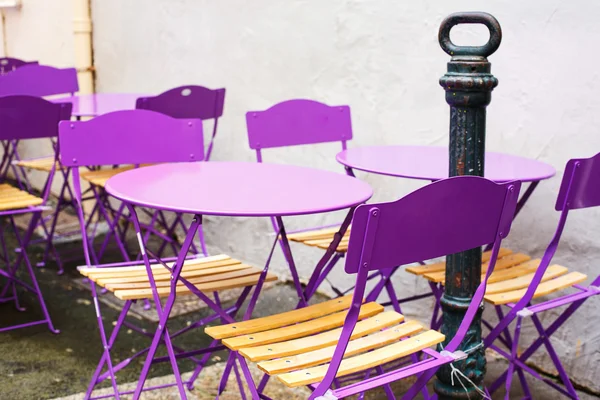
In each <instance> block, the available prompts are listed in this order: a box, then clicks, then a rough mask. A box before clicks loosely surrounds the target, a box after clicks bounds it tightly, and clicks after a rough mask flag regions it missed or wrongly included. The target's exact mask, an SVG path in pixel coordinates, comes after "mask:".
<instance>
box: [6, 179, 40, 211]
mask: <svg viewBox="0 0 600 400" xmlns="http://www.w3.org/2000/svg"><path fill="white" fill-rule="evenodd" d="M43 203H44V199H42V198H41V197H38V196H35V195H33V194H30V193H28V192H26V191H25V190H21V189H18V188H16V187H13V186H11V185H9V184H8V183H1V184H0V211H6V210H19V209H22V208H27V207H35V206H39V205H41V204H43Z"/></svg>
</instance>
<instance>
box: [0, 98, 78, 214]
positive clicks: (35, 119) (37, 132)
mask: <svg viewBox="0 0 600 400" xmlns="http://www.w3.org/2000/svg"><path fill="white" fill-rule="evenodd" d="M72 108H73V105H72V104H71V103H61V104H54V103H51V102H49V101H47V100H44V99H42V98H40V97H35V96H6V97H0V140H3V141H4V140H6V141H13V140H15V141H18V140H26V139H40V138H53V137H57V136H58V125H59V123H60V121H69V120H70V119H71V110H72ZM55 171H56V163H54V164H53V165H52V167H51V169H50V173H49V174H48V175H47V177H46V183H45V185H44V188H43V190H42V192H43V195H42V197H43V200H44V204H45V203H46V201H47V200H48V197H49V196H50V190H51V186H52V181H53V179H54V173H55Z"/></svg>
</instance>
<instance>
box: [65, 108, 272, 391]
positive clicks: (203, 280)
mask: <svg viewBox="0 0 600 400" xmlns="http://www.w3.org/2000/svg"><path fill="white" fill-rule="evenodd" d="M59 131H60V151H61V158H62V163H63V165H65V166H68V167H72V168H73V177H74V191H75V198H76V200H77V204H78V205H79V207H78V208H77V214H78V218H79V222H80V225H81V232H82V236H83V238H84V242H83V246H84V253H85V259H86V266H84V267H80V268H79V271H80V273H81V274H82V275H84V276H86V277H88V278H89V279H90V280H91V281H92V296H93V300H94V306H95V309H96V315H97V320H98V326H99V329H100V337H101V340H102V345H103V348H104V351H103V355H102V358H101V359H100V362H99V364H98V366H97V368H96V371H95V372H94V374H93V376H92V380H91V382H90V385H89V387H88V391H87V394H86V399H88V398H90V396H91V395H92V392H93V390H94V388H95V387H96V385H98V384H100V383H101V382H103V381H105V380H107V379H110V380H111V382H112V385H113V389H114V393H113V394H112V395H114V396H115V397H116V398H117V399H118V398H119V397H120V396H121V395H123V394H125V393H119V391H118V389H117V385H116V378H115V373H116V372H117V371H119V370H121V369H122V368H124V367H126V366H127V365H129V364H130V363H131V361H132V360H133V359H135V358H137V357H140V356H146V354H147V353H148V351H150V352H154V351H156V349H157V346H158V345H160V344H165V346H166V347H167V352H168V354H169V356H167V357H156V358H153V359H152V360H151V363H152V364H154V363H157V362H170V363H171V366H172V368H173V371H174V372H175V375H176V381H177V382H176V383H175V384H173V385H178V386H179V387H180V390H182V391H183V382H182V381H181V377H180V376H179V374H178V367H177V360H178V359H181V358H188V359H190V360H192V361H193V362H194V363H195V364H196V371H195V374H194V376H193V377H192V378H191V379H190V381H189V382H186V383H187V384H188V385H189V386H190V387H191V385H192V384H193V381H194V379H195V378H196V377H197V375H198V374H199V373H200V371H201V370H202V368H203V366H204V365H205V364H206V363H207V362H208V360H209V359H210V355H211V353H213V352H214V351H218V350H221V349H222V348H223V347H222V346H221V345H220V344H219V343H218V342H216V341H215V342H214V343H213V344H212V345H210V346H209V347H207V348H205V349H200V350H194V351H185V350H183V349H182V348H180V347H178V346H175V345H173V344H172V343H171V338H175V337H177V336H179V335H181V334H183V333H186V332H189V331H190V330H192V329H195V328H197V327H199V326H203V325H205V324H207V323H210V322H212V321H214V320H216V319H219V318H224V317H223V316H224V315H226V316H227V318H234V317H235V315H236V313H237V312H238V311H239V310H240V309H241V307H242V305H243V303H244V301H245V299H246V298H247V296H248V295H249V293H250V290H251V288H252V287H253V286H255V285H256V283H257V282H258V279H259V276H261V275H262V271H261V270H260V269H257V268H253V267H250V266H248V265H245V264H242V263H240V261H237V260H234V259H232V258H231V257H229V256H226V255H217V256H212V257H204V256H202V255H200V257H196V256H195V255H192V256H188V258H187V259H185V260H183V256H180V257H182V259H176V258H162V259H161V258H159V257H158V256H157V255H156V254H155V253H154V252H152V251H151V250H150V249H148V248H147V247H146V246H145V244H144V243H143V242H144V239H143V238H142V233H141V230H140V226H139V224H138V219H137V217H136V218H133V221H134V224H135V227H136V232H137V234H138V240H139V241H140V248H141V249H144V251H143V256H144V260H142V261H129V262H121V263H114V264H96V263H94V262H93V261H92V254H93V251H92V249H91V246H90V244H89V241H88V239H87V234H86V230H87V229H86V225H87V222H86V219H85V217H84V214H83V211H82V209H81V207H80V205H81V201H82V191H81V186H80V180H79V168H80V167H83V166H87V165H104V164H128V163H131V164H142V163H166V162H196V161H202V159H203V149H204V147H203V141H202V122H201V121H200V120H199V119H187V120H186V119H174V118H172V117H169V116H167V115H164V114H161V113H157V112H153V111H148V110H129V111H118V112H114V113H110V114H105V115H103V116H100V117H97V118H95V119H93V120H90V121H87V122H70V123H68V122H64V123H62V124H60V127H59ZM115 143H119V146H115ZM132 149H135V151H132ZM199 225H200V224H199V223H197V222H196V221H195V222H194V223H193V224H192V227H190V231H191V230H192V229H194V232H195V230H196V229H199V228H200V226H199ZM188 239H189V241H188V240H186V243H184V246H187V247H186V248H189V244H190V242H191V239H190V235H189V234H188ZM175 261H177V266H176V267H174V262H175ZM181 262H183V264H181ZM171 268H177V269H178V271H180V272H181V277H182V279H183V277H185V279H186V282H187V283H186V285H187V284H190V285H196V286H195V287H194V286H192V287H193V288H194V289H193V290H189V289H186V287H182V288H178V289H177V293H178V294H185V293H195V294H197V292H198V293H200V292H199V291H200V290H202V291H203V292H204V291H206V292H207V294H208V293H211V292H212V293H213V295H214V298H215V300H214V301H211V300H210V299H209V298H208V297H206V295H204V294H202V293H201V294H200V295H198V294H197V295H198V296H200V299H204V301H205V302H206V304H208V305H209V306H210V307H211V309H212V310H213V311H214V313H213V314H211V315H209V316H206V317H204V318H202V319H201V320H199V321H196V322H194V323H192V324H191V325H190V326H187V327H185V328H183V329H182V330H180V331H177V332H170V331H169V330H167V329H166V328H165V330H164V336H162V339H161V340H157V339H156V340H155V341H154V342H153V344H152V346H153V347H151V348H150V349H144V350H141V351H139V352H137V353H136V354H134V355H132V356H131V357H130V358H128V359H127V360H125V361H122V362H120V363H118V364H116V365H113V362H112V360H111V356H110V352H111V349H112V347H113V345H114V344H115V341H116V338H117V336H118V334H119V331H120V329H121V328H122V327H124V326H125V327H127V328H130V329H133V330H135V331H136V332H138V333H140V334H142V335H145V336H148V337H151V338H152V337H153V336H154V335H153V334H152V333H148V332H146V330H142V329H140V328H139V327H138V326H136V325H133V324H132V323H130V322H128V321H126V318H125V317H126V316H127V312H128V310H129V308H130V307H131V305H132V303H133V302H135V301H138V300H142V301H144V300H150V299H152V300H154V301H155V304H156V312H157V314H158V316H159V318H161V320H162V318H163V316H164V315H165V314H164V313H167V314H166V315H168V312H170V311H166V306H165V307H163V306H162V304H161V303H160V299H164V298H166V297H168V296H169V294H170V286H171ZM232 271H233V272H232ZM240 276H244V277H247V278H250V277H252V279H254V278H256V280H254V281H252V282H251V283H246V284H245V286H244V287H243V290H242V293H241V294H240V295H239V298H238V299H237V300H236V302H235V305H233V306H227V307H222V305H221V300H220V297H219V295H218V292H219V291H220V290H223V289H227V288H231V287H236V286H232V280H235V278H236V277H240ZM187 279H189V281H187ZM273 279H275V277H274V276H271V275H270V274H269V275H268V276H267V278H266V280H267V281H271V280H273ZM250 281H251V279H248V282H250ZM96 285H100V286H101V287H103V288H105V289H106V290H109V291H111V292H112V293H114V295H115V296H116V297H118V298H120V299H122V300H125V304H124V306H123V310H122V311H121V314H120V316H119V318H118V320H117V324H116V326H115V327H114V329H113V331H112V333H111V335H110V337H107V334H106V331H105V328H104V326H103V324H102V315H101V312H100V306H99V302H98V293H97V289H96ZM238 286H239V283H238ZM181 289H183V290H181ZM186 290H187V291H186ZM171 305H172V304H171ZM169 310H170V309H169ZM165 318H167V317H165ZM167 319H168V318H167ZM159 329H160V324H159ZM195 356H201V358H196V357H195ZM105 366H106V368H107V370H106V371H104V372H103V371H102V370H103V368H104V367H105ZM149 368H150V365H147V366H145V367H144V371H145V374H146V375H147V373H148V371H149ZM144 379H145V378H144ZM173 385H167V386H173ZM154 388H156V387H149V388H144V389H143V390H151V389H154ZM128 393H132V392H128Z"/></svg>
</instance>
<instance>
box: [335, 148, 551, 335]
mask: <svg viewBox="0 0 600 400" xmlns="http://www.w3.org/2000/svg"><path fill="white" fill-rule="evenodd" d="M336 160H337V161H338V162H339V163H340V164H342V165H344V166H345V167H346V172H347V173H348V175H351V176H354V172H353V170H354V169H357V170H360V171H365V172H370V173H374V174H379V175H387V176H395V177H400V178H409V179H421V180H427V181H437V180H440V179H445V178H447V177H448V170H449V154H448V148H447V147H441V146H367V147H357V148H352V149H347V150H344V151H341V152H340V153H338V154H337V156H336ZM465 172H467V171H465ZM555 174H556V170H555V169H554V167H552V166H551V165H549V164H546V163H543V162H541V161H537V160H532V159H529V158H525V157H519V156H514V155H510V154H503V153H494V152H486V153H485V177H486V178H488V179H490V180H493V181H495V182H499V183H500V182H509V181H514V180H517V181H521V182H530V184H529V187H528V188H527V190H526V191H525V192H524V193H523V195H522V196H521V198H520V199H519V202H518V203H517V209H516V211H515V214H514V216H515V217H516V216H517V214H518V213H519V211H521V209H522V208H523V206H524V205H525V203H526V202H527V200H528V199H529V197H530V196H531V194H532V193H533V191H534V190H535V188H536V187H537V185H538V183H539V182H540V181H541V180H544V179H548V178H551V177H553V176H554V175H555ZM490 248H491V245H489V246H487V247H486V249H485V250H489V249H490ZM396 269H397V268H396ZM396 269H392V270H389V271H386V272H385V273H382V274H381V277H382V279H380V280H379V282H378V283H377V284H376V285H375V286H374V287H373V289H372V290H371V292H370V293H369V295H368V296H367V301H373V300H375V299H377V298H378V296H379V295H380V293H381V292H382V291H383V289H384V284H385V282H387V281H389V279H390V277H391V276H392V275H393V274H394V273H395V271H396ZM375 276H376V275H373V277H375ZM430 287H431V289H432V292H431V293H430V294H425V295H422V294H420V295H416V296H410V297H407V298H404V299H399V298H398V296H396V295H395V293H394V294H393V295H394V296H395V297H396V300H395V301H396V302H398V303H404V302H409V301H413V300H417V299H420V298H423V297H428V296H432V295H433V296H435V297H436V299H437V301H436V308H435V309H434V313H433V317H432V324H431V326H432V328H434V329H437V328H439V321H438V320H437V315H438V312H439V308H438V307H439V302H438V301H439V297H440V296H441V294H442V291H443V289H442V287H441V285H438V286H436V285H434V284H430ZM390 296H392V294H390Z"/></svg>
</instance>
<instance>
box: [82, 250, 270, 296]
mask: <svg viewBox="0 0 600 400" xmlns="http://www.w3.org/2000/svg"><path fill="white" fill-rule="evenodd" d="M167 265H169V267H172V266H173V263H167ZM151 270H152V276H153V277H154V281H155V283H156V287H157V292H158V294H159V296H160V297H167V296H168V295H169V292H170V290H171V273H170V271H168V270H167V269H166V268H165V267H164V266H163V265H162V264H152V265H151ZM79 272H80V273H81V274H82V275H84V276H86V277H88V278H89V279H90V280H92V281H94V282H96V283H97V284H98V285H100V286H101V287H104V288H106V289H107V290H109V291H111V292H113V293H114V294H115V296H116V297H117V298H119V299H121V300H139V299H150V298H152V289H151V286H150V280H149V279H148V274H147V272H146V266H145V265H144V264H143V263H140V264H139V265H135V266H129V267H105V268H94V267H80V268H79ZM261 272H262V269H260V268H256V267H252V266H250V265H247V264H244V263H242V262H240V261H239V260H236V259H233V258H231V257H229V256H227V255H218V256H213V257H204V258H196V259H189V260H186V261H185V263H184V266H183V270H182V272H181V276H182V277H183V278H185V279H187V280H188V281H189V282H190V283H192V284H193V285H194V286H195V287H196V288H197V289H198V290H200V291H202V292H214V291H220V290H225V289H234V288H240V287H246V286H254V285H256V283H257V282H258V279H259V276H260V274H261ZM276 279H277V277H276V276H275V275H272V274H267V276H266V281H267V282H270V281H274V280H276ZM176 291H177V293H178V294H189V293H191V291H190V289H189V288H188V287H187V286H185V285H184V284H183V283H181V282H178V283H177V287H176Z"/></svg>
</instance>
